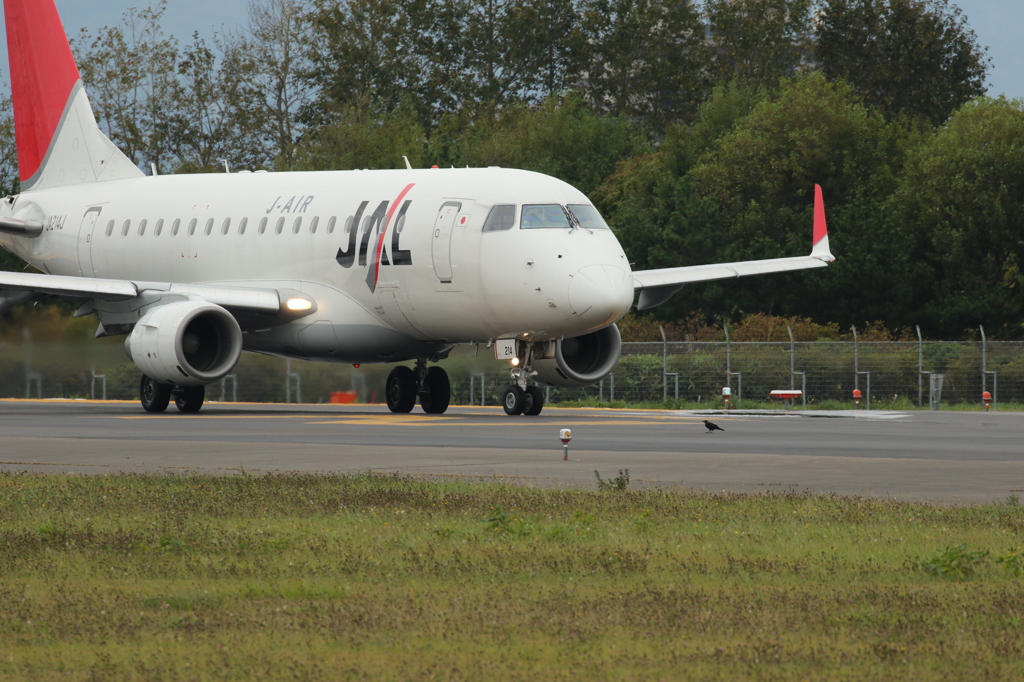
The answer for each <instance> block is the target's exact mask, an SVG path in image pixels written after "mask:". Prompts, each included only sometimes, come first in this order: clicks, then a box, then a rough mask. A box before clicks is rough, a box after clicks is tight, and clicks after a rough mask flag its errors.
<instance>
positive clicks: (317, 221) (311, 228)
mask: <svg viewBox="0 0 1024 682" xmlns="http://www.w3.org/2000/svg"><path fill="white" fill-rule="evenodd" d="M319 224H320V216H316V217H315V218H313V222H311V223H310V224H309V233H310V234H316V226H317V225H319Z"/></svg>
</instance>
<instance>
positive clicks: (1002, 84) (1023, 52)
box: [0, 0, 1024, 97]
mask: <svg viewBox="0 0 1024 682" xmlns="http://www.w3.org/2000/svg"><path fill="white" fill-rule="evenodd" d="M951 1H952V4H955V5H957V6H958V7H960V9H962V10H963V12H964V15H965V16H966V17H967V19H968V23H969V24H970V26H971V28H973V29H974V32H975V33H977V35H978V42H979V43H980V44H981V45H983V46H987V47H988V48H989V51H988V55H989V57H991V59H992V67H991V68H990V69H989V74H988V81H989V86H990V87H989V93H988V94H990V95H993V96H996V95H1001V94H1003V95H1006V96H1007V97H1024V39H1022V38H1024V35H1022V32H1024V2H1022V1H1021V0H951ZM56 2H57V10H58V11H59V12H60V15H61V18H62V19H63V20H64V28H65V30H66V31H67V32H68V34H70V35H75V34H77V33H78V31H79V29H81V28H83V27H87V28H90V29H97V28H100V27H102V26H107V25H112V24H115V23H117V22H119V21H120V19H121V15H122V14H123V13H124V12H125V10H127V9H128V8H129V7H137V6H145V5H146V4H148V3H149V0H56ZM247 5H248V2H247V0H169V2H168V8H167V13H166V14H165V16H164V30H165V31H166V33H168V34H169V35H174V36H176V37H177V38H178V40H179V41H180V42H183V43H184V42H187V41H188V40H189V38H190V37H191V35H192V32H193V31H196V30H198V31H199V32H200V33H201V34H203V35H204V36H207V37H209V36H210V35H212V33H213V31H214V30H215V29H221V28H227V29H233V28H235V27H236V26H243V25H245V23H246V7H247ZM0 55H3V57H0V64H3V67H4V68H3V69H2V70H3V72H5V73H6V70H7V69H6V55H7V37H6V35H5V34H4V33H3V32H0Z"/></svg>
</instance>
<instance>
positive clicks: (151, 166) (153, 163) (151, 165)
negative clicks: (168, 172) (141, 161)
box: [149, 161, 160, 177]
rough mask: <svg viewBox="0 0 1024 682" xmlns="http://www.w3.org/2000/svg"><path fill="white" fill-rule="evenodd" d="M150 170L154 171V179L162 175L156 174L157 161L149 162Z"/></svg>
mask: <svg viewBox="0 0 1024 682" xmlns="http://www.w3.org/2000/svg"><path fill="white" fill-rule="evenodd" d="M149 170H151V171H153V177H156V176H157V175H160V174H159V173H157V172H156V161H150V162H149Z"/></svg>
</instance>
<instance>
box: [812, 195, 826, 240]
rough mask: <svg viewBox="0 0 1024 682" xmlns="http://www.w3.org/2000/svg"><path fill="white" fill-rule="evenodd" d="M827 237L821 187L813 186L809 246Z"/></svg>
mask: <svg viewBox="0 0 1024 682" xmlns="http://www.w3.org/2000/svg"><path fill="white" fill-rule="evenodd" d="M827 236H828V228H827V227H825V200H824V199H823V198H822V196H821V185H815V186H814V234H813V235H812V236H811V245H812V246H813V245H814V244H817V243H818V242H820V241H821V240H822V239H824V238H825V237H827Z"/></svg>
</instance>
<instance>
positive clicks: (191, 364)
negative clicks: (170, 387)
mask: <svg viewBox="0 0 1024 682" xmlns="http://www.w3.org/2000/svg"><path fill="white" fill-rule="evenodd" d="M124 350H125V352H126V353H128V357H129V358H131V360H132V362H134V363H135V364H136V365H137V366H138V368H139V369H141V370H142V373H143V374H145V375H146V376H148V377H151V378H153V379H156V380H157V381H160V382H163V383H167V384H176V385H178V386H202V385H204V384H208V383H211V382H213V381H217V380H218V379H221V378H223V377H224V376H225V375H226V374H227V373H228V372H230V371H231V370H232V369H233V368H234V366H235V364H236V363H237V362H238V357H239V356H240V355H241V354H242V330H241V329H239V327H238V322H236V321H235V318H234V317H232V315H231V313H229V312H228V311H227V310H224V308H221V307H220V306H218V305H214V304H212V303H207V302H205V301H180V302H177V303H166V304H164V305H159V306H157V307H155V308H153V309H152V310H150V311H149V312H148V313H146V314H145V315H143V316H142V319H141V320H139V321H138V322H137V323H136V324H135V328H134V329H133V330H132V333H131V334H129V335H128V338H127V339H125V342H124Z"/></svg>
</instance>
